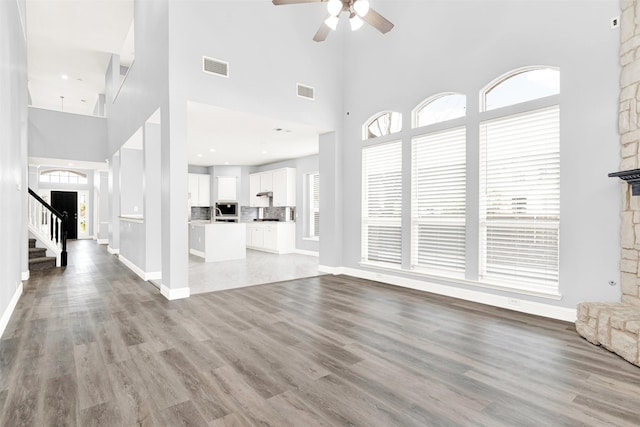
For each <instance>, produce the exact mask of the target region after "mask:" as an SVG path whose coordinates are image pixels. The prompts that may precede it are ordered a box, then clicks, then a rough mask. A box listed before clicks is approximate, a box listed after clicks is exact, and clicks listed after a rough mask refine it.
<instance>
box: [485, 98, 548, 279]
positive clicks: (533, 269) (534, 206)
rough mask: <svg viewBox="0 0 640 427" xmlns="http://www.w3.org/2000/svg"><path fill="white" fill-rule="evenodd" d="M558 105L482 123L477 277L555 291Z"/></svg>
mask: <svg viewBox="0 0 640 427" xmlns="http://www.w3.org/2000/svg"><path fill="white" fill-rule="evenodd" d="M559 224H560V108H559V106H557V105H556V106H553V107H549V108H543V109H539V110H534V111H530V112H527V113H523V114H517V115H513V116H508V117H503V118H500V119H496V120H491V121H487V122H483V123H481V124H480V276H481V280H485V279H491V280H496V281H500V282H504V283H509V284H513V285H515V286H517V285H530V286H533V287H534V288H535V289H539V290H553V291H557V290H558V281H559V274H558V273H559Z"/></svg>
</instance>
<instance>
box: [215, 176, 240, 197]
mask: <svg viewBox="0 0 640 427" xmlns="http://www.w3.org/2000/svg"><path fill="white" fill-rule="evenodd" d="M216 178H217V182H218V192H217V194H218V196H217V197H218V201H222V202H235V201H236V200H237V191H236V187H237V185H236V184H237V178H236V177H235V176H218V177H216Z"/></svg>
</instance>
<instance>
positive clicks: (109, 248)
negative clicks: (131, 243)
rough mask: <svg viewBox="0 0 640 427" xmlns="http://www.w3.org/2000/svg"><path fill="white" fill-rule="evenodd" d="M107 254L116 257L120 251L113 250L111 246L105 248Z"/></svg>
mask: <svg viewBox="0 0 640 427" xmlns="http://www.w3.org/2000/svg"><path fill="white" fill-rule="evenodd" d="M107 252H109V253H110V254H111V255H117V254H119V253H120V249H113V248H112V247H111V246H107Z"/></svg>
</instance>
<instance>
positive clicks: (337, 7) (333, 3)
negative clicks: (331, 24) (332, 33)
mask: <svg viewBox="0 0 640 427" xmlns="http://www.w3.org/2000/svg"><path fill="white" fill-rule="evenodd" d="M327 10H328V11H329V15H331V16H338V15H339V14H340V11H341V10H342V2H341V1H340V0H329V3H327ZM334 29H335V28H334Z"/></svg>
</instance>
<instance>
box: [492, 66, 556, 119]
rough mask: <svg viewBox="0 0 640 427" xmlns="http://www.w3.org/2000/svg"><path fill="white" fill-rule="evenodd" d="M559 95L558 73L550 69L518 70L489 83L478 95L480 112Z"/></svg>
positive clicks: (532, 68) (531, 68)
mask: <svg viewBox="0 0 640 427" xmlns="http://www.w3.org/2000/svg"><path fill="white" fill-rule="evenodd" d="M559 93H560V71H559V70H557V69H555V68H550V67H527V68H520V69H517V70H514V71H511V72H510V73H507V74H504V75H502V76H500V77H499V78H497V79H496V80H494V81H493V82H491V83H489V84H488V85H487V87H486V88H485V89H484V90H483V91H482V93H481V94H480V99H481V103H482V105H481V106H480V111H489V110H494V109H496V108H500V107H506V106H508V105H514V104H519V103H521V102H526V101H531V100H533V99H539V98H544V97H547V96H551V95H557V94H559Z"/></svg>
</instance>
